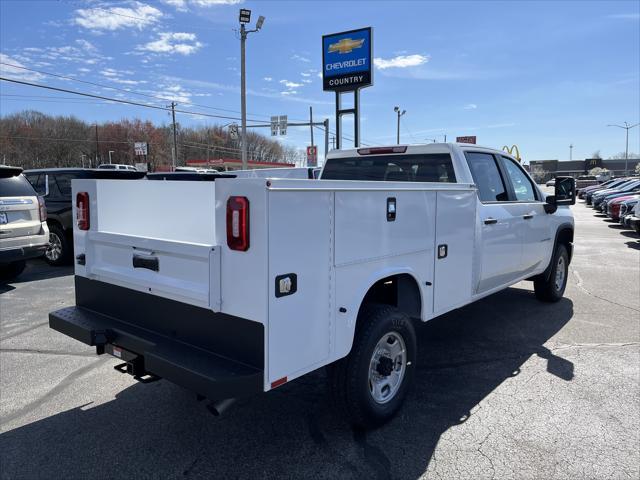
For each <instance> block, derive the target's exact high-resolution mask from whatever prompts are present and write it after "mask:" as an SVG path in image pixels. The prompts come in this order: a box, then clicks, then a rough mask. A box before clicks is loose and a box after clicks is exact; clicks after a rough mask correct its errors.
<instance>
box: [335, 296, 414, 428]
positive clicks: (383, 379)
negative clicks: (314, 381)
mask: <svg viewBox="0 0 640 480" xmlns="http://www.w3.org/2000/svg"><path fill="white" fill-rule="evenodd" d="M415 360H416V334H415V330H414V328H413V324H412V323H411V319H410V318H409V317H408V316H407V315H406V314H405V313H403V312H401V311H400V310H398V309H397V308H394V307H391V306H388V305H365V306H363V307H362V310H361V312H360V314H359V316H358V328H357V329H356V334H355V338H354V341H353V347H352V348H351V353H350V354H349V355H348V356H347V357H346V358H343V359H342V360H339V361H338V362H336V363H335V364H333V365H331V367H330V370H329V372H330V373H329V382H330V388H331V394H332V397H333V400H334V403H335V404H336V406H337V407H338V408H339V410H341V411H342V413H343V414H345V415H346V416H347V418H348V419H349V421H350V422H351V423H352V424H353V425H355V426H358V427H362V428H372V427H376V426H379V425H381V424H383V423H385V422H386V421H388V420H389V419H391V418H392V417H393V416H394V415H395V413H396V412H397V411H398V410H399V409H400V407H401V406H402V403H403V402H404V399H405V397H406V395H407V392H408V390H409V387H410V386H411V384H412V382H413V373H414V369H415Z"/></svg>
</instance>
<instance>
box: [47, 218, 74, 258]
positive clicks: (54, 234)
mask: <svg viewBox="0 0 640 480" xmlns="http://www.w3.org/2000/svg"><path fill="white" fill-rule="evenodd" d="M49 242H50V243H49V245H50V246H49V247H48V248H47V251H46V253H45V254H44V259H45V260H46V262H47V263H48V264H49V265H54V266H56V267H57V266H60V265H66V264H68V263H69V259H70V258H71V248H72V247H71V242H70V241H69V239H68V238H67V235H66V234H65V231H64V230H62V228H60V227H59V226H58V225H55V224H52V225H49ZM53 245H55V247H52V246H53Z"/></svg>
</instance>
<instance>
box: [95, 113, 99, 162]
mask: <svg viewBox="0 0 640 480" xmlns="http://www.w3.org/2000/svg"><path fill="white" fill-rule="evenodd" d="M98 165H99V160H98V124H97V123H96V167H97V166H98Z"/></svg>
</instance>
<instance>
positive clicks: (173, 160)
mask: <svg viewBox="0 0 640 480" xmlns="http://www.w3.org/2000/svg"><path fill="white" fill-rule="evenodd" d="M176 105H177V103H176V102H171V118H172V119H173V149H172V150H171V163H172V165H173V170H175V169H176V165H177V164H178V135H177V133H176Z"/></svg>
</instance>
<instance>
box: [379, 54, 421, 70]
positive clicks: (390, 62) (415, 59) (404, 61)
mask: <svg viewBox="0 0 640 480" xmlns="http://www.w3.org/2000/svg"><path fill="white" fill-rule="evenodd" d="M430 58H431V57H429V56H428V55H420V54H418V53H414V54H413V55H398V56H397V57H392V58H379V57H378V58H374V59H373V64H374V65H375V66H376V67H377V68H379V69H380V70H385V69H387V68H408V67H417V66H419V65H423V64H425V63H427V62H428V61H429V59H430Z"/></svg>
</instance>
